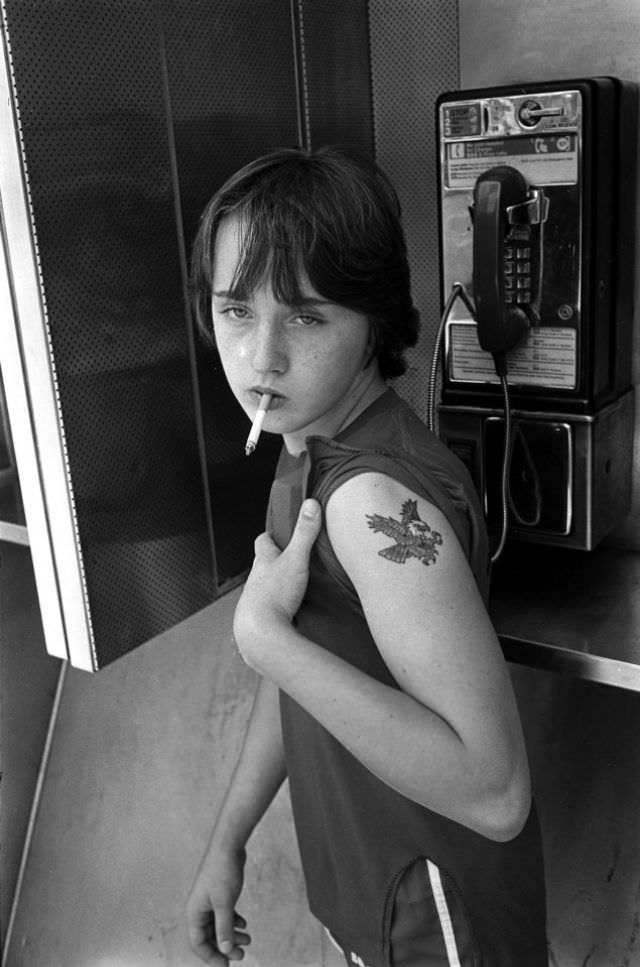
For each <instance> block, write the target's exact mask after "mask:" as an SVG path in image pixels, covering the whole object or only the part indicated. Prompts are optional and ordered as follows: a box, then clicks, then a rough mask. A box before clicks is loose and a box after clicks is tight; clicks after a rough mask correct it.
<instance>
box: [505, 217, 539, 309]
mask: <svg viewBox="0 0 640 967" xmlns="http://www.w3.org/2000/svg"><path fill="white" fill-rule="evenodd" d="M531 241H532V231H531V226H529V225H514V226H512V228H511V231H510V232H509V235H508V236H507V238H505V246H504V249H503V282H504V301H505V304H506V305H514V304H515V305H528V304H530V303H532V302H533V301H534V294H533V291H532V290H533V282H532V278H533V271H532V250H531V245H530V242H531Z"/></svg>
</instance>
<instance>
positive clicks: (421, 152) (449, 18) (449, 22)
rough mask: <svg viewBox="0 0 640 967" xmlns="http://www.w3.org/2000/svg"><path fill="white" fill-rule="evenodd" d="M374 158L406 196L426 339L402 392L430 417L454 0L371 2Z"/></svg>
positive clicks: (455, 76) (454, 56) (454, 82)
mask: <svg viewBox="0 0 640 967" xmlns="http://www.w3.org/2000/svg"><path fill="white" fill-rule="evenodd" d="M369 29H370V43H371V75H372V84H373V103H374V122H375V150H376V158H377V160H378V162H379V163H380V165H381V166H382V167H383V168H384V169H385V171H386V172H387V174H389V176H390V177H391V178H392V180H393V182H394V184H395V186H396V189H397V190H398V193H399V195H400V200H401V203H402V207H403V215H404V225H405V230H406V234H407V241H408V245H409V254H410V263H411V270H412V283H413V295H414V300H415V303H416V305H417V307H418V309H419V310H420V313H421V318H422V334H421V338H420V342H419V344H418V346H417V347H416V349H415V350H413V352H412V354H411V358H410V369H409V371H408V373H407V374H406V375H405V376H403V377H402V378H401V379H400V380H398V382H397V384H396V385H397V388H398V390H399V391H400V392H401V393H402V394H403V395H404V396H405V397H406V398H407V399H408V400H409V401H410V402H411V404H412V405H413V406H414V407H415V409H416V410H417V411H418V412H419V413H421V415H423V416H424V415H425V414H426V401H427V399H426V397H427V394H426V387H427V378H428V373H429V365H430V360H431V353H432V351H433V343H434V336H435V333H436V330H437V326H438V321H439V313H440V308H439V307H440V294H439V267H438V202H437V185H436V146H435V101H436V98H437V96H438V95H439V94H441V93H442V92H443V91H447V90H454V89H455V88H457V87H459V70H458V6H457V2H456V0H370V2H369Z"/></svg>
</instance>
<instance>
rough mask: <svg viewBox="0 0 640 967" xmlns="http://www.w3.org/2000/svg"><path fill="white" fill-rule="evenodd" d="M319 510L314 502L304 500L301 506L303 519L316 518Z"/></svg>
mask: <svg viewBox="0 0 640 967" xmlns="http://www.w3.org/2000/svg"><path fill="white" fill-rule="evenodd" d="M319 509H320V508H319V507H318V504H317V502H316V501H315V500H305V502H304V503H303V505H302V513H303V516H304V517H309V518H313V517H317V516H318V511H319Z"/></svg>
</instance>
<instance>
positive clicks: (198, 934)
mask: <svg viewBox="0 0 640 967" xmlns="http://www.w3.org/2000/svg"><path fill="white" fill-rule="evenodd" d="M285 775H286V770H285V764H284V753H283V749H282V735H281V731H280V712H279V702H278V690H277V688H276V686H275V685H274V684H273V683H272V682H270V681H269V680H268V679H265V678H262V679H261V680H260V682H259V685H258V690H257V693H256V698H255V701H254V705H253V710H252V713H251V717H250V719H249V724H248V727H247V732H246V735H245V739H244V743H243V746H242V751H241V753H240V758H239V759H238V763H237V765H236V768H235V770H234V773H233V776H232V778H231V782H230V784H229V787H228V790H227V793H226V796H225V799H224V802H223V804H222V808H221V810H220V813H219V815H218V818H217V820H216V824H215V826H214V829H213V832H212V834H211V839H210V841H209V846H208V848H207V851H206V853H205V855H204V857H203V859H202V863H201V865H200V869H199V871H198V874H197V876H196V879H195V881H194V884H193V886H192V888H191V893H190V896H189V899H188V902H187V922H188V932H189V941H190V944H191V947H192V949H193V950H194V952H195V953H197V954H198V956H199V957H200V958H201V959H202V960H203V961H204V962H205V963H208V964H212V965H219V967H224V965H226V964H227V963H228V962H229V960H239V959H240V958H241V957H242V950H241V948H242V947H243V946H244V945H246V944H247V943H248V942H249V936H248V935H247V934H245V933H244V932H243V931H244V927H245V926H246V923H245V921H244V919H243V918H242V917H240V915H239V914H238V913H237V911H236V909H235V905H236V902H237V900H238V897H239V895H240V892H241V890H242V883H243V871H244V863H245V845H246V843H247V840H248V839H249V837H250V835H251V833H252V831H253V829H254V828H255V826H256V825H257V824H258V822H259V821H260V819H261V818H262V816H263V814H264V812H265V810H266V809H267V807H268V806H269V804H270V803H271V801H272V800H273V798H274V796H275V795H276V793H277V791H278V789H279V788H280V786H281V785H282V782H283V780H284V778H285Z"/></svg>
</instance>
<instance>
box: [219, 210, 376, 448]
mask: <svg viewBox="0 0 640 967" xmlns="http://www.w3.org/2000/svg"><path fill="white" fill-rule="evenodd" d="M239 255H240V236H239V225H238V221H237V219H236V218H233V217H230V218H227V219H225V220H224V221H223V222H222V223H221V224H220V226H219V228H218V231H217V234H216V244H215V260H214V271H213V325H214V333H215V339H216V344H217V347H218V351H219V354H220V358H221V360H222V365H223V367H224V371H225V374H226V377H227V380H228V382H229V385H230V386H231V389H232V391H233V393H234V395H235V397H236V399H237V400H238V402H239V403H240V405H241V406H242V407H243V409H244V410H245V412H246V414H247V416H248V417H249V418H250V419H253V417H254V416H255V413H256V410H257V407H258V403H259V402H260V398H261V396H262V394H263V393H272V394H273V400H272V403H271V406H270V408H269V411H268V412H267V414H266V418H265V421H264V429H265V430H266V431H269V432H271V433H280V434H282V435H283V437H284V441H285V444H286V446H287V449H288V450H289V452H291V453H301V452H302V451H303V450H304V448H305V447H304V440H305V437H306V436H309V435H311V434H320V435H323V436H333V435H334V434H335V433H336V432H337V431H338V430H339V429H340V427H341V426H343V425H344V424H345V423H346V422H349V420H350V419H352V418H353V417H354V416H355V415H357V413H358V412H360V410H362V409H364V407H365V406H366V405H368V403H369V402H371V400H372V399H374V398H375V396H377V395H379V393H380V392H381V391H382V389H384V383H383V381H382V379H381V377H380V374H379V370H378V366H377V362H376V361H375V360H374V361H373V362H372V363H371V364H370V365H369V366H367V362H368V361H369V358H370V354H371V337H370V326H369V323H368V320H367V319H366V317H365V316H364V315H362V314H360V313H358V312H354V311H352V310H351V309H346V308H345V307H344V306H340V305H337V304H336V303H334V302H328V301H327V300H326V299H323V298H322V296H320V295H319V294H318V293H317V292H315V291H314V290H313V288H311V286H310V285H309V284H306V285H305V284H304V280H301V289H302V292H303V295H304V298H303V300H302V305H296V306H289V305H284V304H283V303H281V302H278V301H277V300H276V299H275V298H274V295H273V292H272V290H271V286H270V283H269V282H268V281H265V282H264V283H263V284H261V285H260V286H259V287H258V288H256V289H255V291H254V292H252V293H251V295H250V296H249V297H247V298H246V299H237V298H233V297H232V295H231V292H230V290H231V285H232V280H233V278H234V274H235V269H236V266H237V264H238V259H239Z"/></svg>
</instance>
